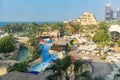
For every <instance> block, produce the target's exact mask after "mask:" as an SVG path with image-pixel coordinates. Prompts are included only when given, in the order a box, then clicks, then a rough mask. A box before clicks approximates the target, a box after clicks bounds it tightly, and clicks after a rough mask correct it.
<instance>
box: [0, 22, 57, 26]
mask: <svg viewBox="0 0 120 80" xmlns="http://www.w3.org/2000/svg"><path fill="white" fill-rule="evenodd" d="M15 23H19V24H22V23H26V24H32V23H33V22H0V27H3V26H5V25H7V24H15ZM35 23H37V24H45V23H49V24H52V23H56V22H35Z"/></svg>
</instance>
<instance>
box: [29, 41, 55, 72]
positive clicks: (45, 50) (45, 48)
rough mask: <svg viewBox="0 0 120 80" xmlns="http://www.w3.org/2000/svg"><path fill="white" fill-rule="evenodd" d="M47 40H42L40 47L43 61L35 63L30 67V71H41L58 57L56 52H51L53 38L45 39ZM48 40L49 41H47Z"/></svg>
mask: <svg viewBox="0 0 120 80" xmlns="http://www.w3.org/2000/svg"><path fill="white" fill-rule="evenodd" d="M44 41H45V42H41V45H40V46H39V48H40V49H41V50H42V52H41V57H42V61H41V62H40V63H38V64H35V65H33V66H32V67H31V68H29V70H28V71H29V72H41V71H44V70H45V69H46V68H47V67H48V66H49V65H50V64H51V63H52V60H53V59H56V58H57V56H56V55H54V54H51V55H50V54H49V49H50V48H51V46H52V40H49V39H44ZM46 42H47V43H46Z"/></svg>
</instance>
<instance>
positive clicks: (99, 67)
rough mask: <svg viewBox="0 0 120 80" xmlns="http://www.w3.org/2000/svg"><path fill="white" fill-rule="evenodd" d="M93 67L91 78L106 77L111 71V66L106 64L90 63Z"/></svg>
mask: <svg viewBox="0 0 120 80" xmlns="http://www.w3.org/2000/svg"><path fill="white" fill-rule="evenodd" d="M91 64H92V65H93V74H92V77H93V78H94V77H95V76H98V77H99V76H101V77H106V76H107V75H108V74H110V72H111V71H112V66H111V65H110V64H108V63H103V62H91Z"/></svg>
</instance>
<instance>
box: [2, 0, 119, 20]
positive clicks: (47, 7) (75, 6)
mask: <svg viewBox="0 0 120 80" xmlns="http://www.w3.org/2000/svg"><path fill="white" fill-rule="evenodd" d="M106 2H108V0H0V21H38V22H39V21H67V20H74V19H76V18H78V17H80V16H81V15H82V14H83V13H84V12H90V13H93V14H94V15H95V16H96V18H97V19H98V20H103V19H104V7H105V4H106ZM110 2H111V3H112V7H113V8H114V9H115V8H120V5H119V4H120V0H111V1H110Z"/></svg>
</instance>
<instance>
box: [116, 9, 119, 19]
mask: <svg viewBox="0 0 120 80" xmlns="http://www.w3.org/2000/svg"><path fill="white" fill-rule="evenodd" d="M116 19H120V9H119V8H118V9H116Z"/></svg>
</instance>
